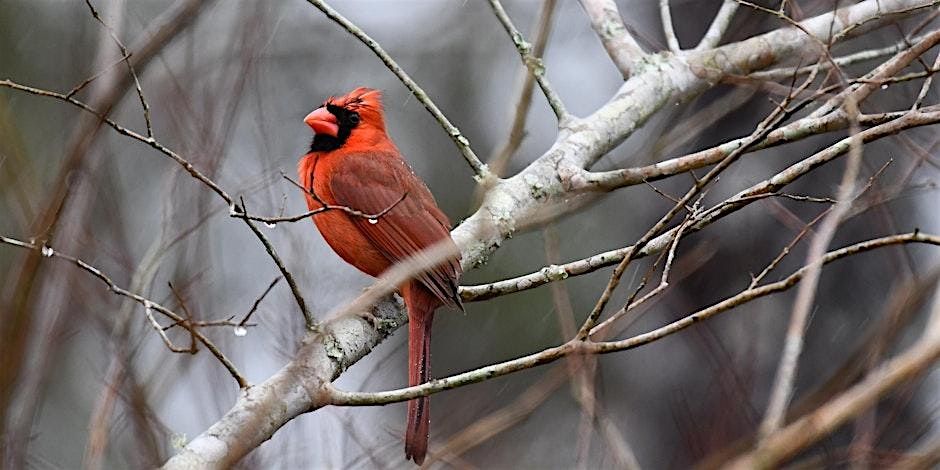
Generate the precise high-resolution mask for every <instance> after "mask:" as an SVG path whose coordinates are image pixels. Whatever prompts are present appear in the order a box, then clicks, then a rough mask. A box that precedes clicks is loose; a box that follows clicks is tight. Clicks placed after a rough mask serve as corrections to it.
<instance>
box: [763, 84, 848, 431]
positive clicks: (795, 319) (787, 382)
mask: <svg viewBox="0 0 940 470" xmlns="http://www.w3.org/2000/svg"><path fill="white" fill-rule="evenodd" d="M846 107H847V109H846V111H847V113H848V116H849V119H850V120H851V122H852V124H851V125H850V136H851V137H850V140H849V147H850V149H849V156H848V159H847V160H846V165H845V172H844V173H843V175H842V182H841V183H840V184H839V191H838V196H837V197H836V199H837V200H838V201H839V202H837V203H836V204H835V205H834V206H833V207H832V210H831V211H830V212H829V214H827V215H826V217H825V218H824V219H823V221H822V223H821V224H820V227H819V231H818V232H817V233H816V235H815V236H813V239H812V241H811V242H810V247H809V252H808V253H807V255H806V264H807V266H808V267H809V270H808V271H807V274H806V282H803V283H801V284H800V288H799V290H798V291H797V295H796V301H795V302H794V303H793V313H792V314H791V316H790V325H789V326H788V327H787V335H786V339H785V340H784V347H783V352H782V354H781V357H780V365H779V367H778V368H777V375H776V377H775V378H774V385H773V388H772V389H771V390H772V392H771V395H770V403H769V404H768V405H767V412H766V414H765V415H764V420H763V421H762V422H761V425H760V435H761V436H762V437H766V436H769V435H770V434H771V433H773V432H774V431H776V430H777V429H779V428H780V426H781V425H782V424H783V419H784V416H785V415H786V409H787V406H788V405H789V403H790V398H791V396H792V395H793V386H794V381H795V379H796V370H797V365H798V361H799V357H800V353H801V352H802V350H803V338H804V335H805V332H806V325H807V322H808V321H809V316H810V313H811V312H812V310H813V304H814V302H815V299H816V289H817V287H818V285H819V278H820V274H821V272H822V258H823V256H824V255H825V253H826V250H827V249H828V247H829V243H830V242H831V241H832V237H833V236H835V232H836V229H838V227H839V224H840V223H841V222H842V219H843V217H845V215H846V214H847V213H848V211H849V209H850V208H851V207H852V196H853V195H854V193H855V188H856V180H857V179H858V172H859V168H860V167H861V162H862V140H861V138H860V137H859V134H860V132H861V129H860V128H859V125H858V121H857V120H855V117H856V116H858V108H857V106H856V103H855V102H854V101H852V100H848V101H847V102H846Z"/></svg>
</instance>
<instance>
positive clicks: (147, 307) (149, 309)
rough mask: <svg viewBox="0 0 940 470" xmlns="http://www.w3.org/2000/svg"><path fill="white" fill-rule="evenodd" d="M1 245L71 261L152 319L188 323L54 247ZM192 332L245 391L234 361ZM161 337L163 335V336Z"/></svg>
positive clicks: (19, 242)
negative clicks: (161, 317) (155, 314)
mask: <svg viewBox="0 0 940 470" xmlns="http://www.w3.org/2000/svg"><path fill="white" fill-rule="evenodd" d="M0 243H4V244H7V245H12V246H17V247H20V248H26V249H29V250H33V251H37V252H39V253H40V254H41V255H42V256H44V257H47V258H52V257H56V258H61V259H64V260H67V261H70V262H71V263H72V264H74V265H75V266H78V268H79V269H81V270H83V271H86V272H88V273H90V274H91V275H92V276H94V277H96V278H98V279H99V280H100V281H101V282H103V283H105V284H106V285H107V286H108V290H110V291H111V292H113V293H115V294H116V295H119V296H122V297H126V298H128V299H131V300H133V301H135V302H137V303H139V304H140V305H142V306H143V307H144V313H147V314H148V315H149V316H150V317H152V316H153V311H157V312H160V313H161V314H163V315H165V316H166V317H168V318H170V319H171V320H173V321H175V322H178V323H183V322H185V321H186V320H185V318H183V317H182V316H180V315H179V314H177V313H176V312H174V311H172V310H170V309H168V308H166V307H164V306H163V305H160V304H159V303H158V302H154V301H153V300H151V299H148V298H146V297H144V296H142V295H140V294H137V293H134V292H131V291H129V290H127V289H124V288H122V287H121V286H119V285H117V283H115V282H114V281H113V280H112V279H111V278H110V277H109V276H108V275H106V274H105V273H104V272H103V271H101V270H100V269H98V268H96V267H94V266H92V265H90V264H88V263H86V262H84V261H82V260H81V259H79V258H76V257H74V256H70V255H66V254H63V253H60V252H57V251H55V250H54V249H53V248H52V247H50V246H47V245H45V244H36V243H30V242H24V241H22V240H17V239H15V238H10V237H4V236H0ZM149 320H150V318H148V321H149ZM155 322H156V320H154V321H153V322H151V325H153V323H155ZM155 329H159V330H160V331H161V332H162V331H163V328H162V327H160V326H159V323H157V324H156V325H155ZM190 332H191V333H192V334H193V335H194V336H195V337H196V339H198V340H199V342H200V343H202V344H203V346H205V347H206V349H208V350H209V351H210V352H211V353H212V355H213V356H215V357H216V359H218V360H219V362H221V363H222V366H224V367H225V369H226V370H228V372H229V374H231V376H232V378H234V379H235V381H236V382H237V383H238V387H239V388H242V389H244V388H247V387H248V385H249V384H248V381H247V380H245V378H244V377H243V376H242V375H241V373H240V372H238V369H237V368H236V367H235V364H233V363H232V361H230V360H229V359H228V357H226V356H225V355H224V354H222V351H221V350H220V349H219V348H218V347H217V346H216V345H215V344H214V343H213V342H212V341H210V340H209V338H206V337H205V335H203V334H202V333H200V332H199V331H198V330H196V329H192V330H190ZM161 336H163V335H162V334H161Z"/></svg>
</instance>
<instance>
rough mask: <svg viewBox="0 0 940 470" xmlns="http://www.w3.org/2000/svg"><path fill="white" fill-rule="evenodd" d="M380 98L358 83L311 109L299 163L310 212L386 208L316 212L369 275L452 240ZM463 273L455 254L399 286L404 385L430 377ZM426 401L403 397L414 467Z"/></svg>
mask: <svg viewBox="0 0 940 470" xmlns="http://www.w3.org/2000/svg"><path fill="white" fill-rule="evenodd" d="M381 100H382V94H381V92H380V91H378V90H373V89H370V88H363V87H360V88H356V89H355V90H353V91H351V92H349V93H348V94H347V95H345V96H341V97H338V98H337V97H333V98H330V99H328V100H327V101H326V102H325V103H323V106H322V107H320V108H317V109H316V110H315V111H313V112H311V113H310V114H309V115H308V116H307V117H306V118H305V119H304V122H305V123H307V125H308V126H310V127H311V128H312V129H313V131H314V132H315V133H316V134H315V136H314V138H313V143H311V144H310V152H308V153H307V154H306V155H304V156H303V158H301V160H300V163H299V165H298V168H297V170H298V172H299V173H300V180H301V182H302V184H303V186H304V188H306V189H307V191H308V194H307V205H308V207H310V209H311V210H313V209H316V208H319V207H321V202H322V203H324V204H329V205H339V206H345V207H348V208H350V209H355V210H357V211H361V212H363V213H366V214H379V213H382V212H383V211H386V210H388V212H385V213H384V214H383V215H381V217H378V218H374V219H369V218H367V217H360V216H356V215H352V214H349V213H347V212H346V211H342V210H329V211H326V212H321V213H319V214H317V215H315V216H314V217H313V220H314V222H315V223H316V226H317V229H319V230H320V234H322V235H323V238H324V239H325V240H326V242H327V243H328V244H329V245H330V247H332V248H333V250H334V251H335V252H336V254H338V255H339V256H340V257H341V258H343V259H344V260H345V261H346V262H347V263H349V264H351V265H353V266H355V267H356V268H357V269H359V270H360V271H362V272H364V273H366V274H368V275H370V276H373V277H377V276H379V275H381V274H382V273H383V272H384V271H385V270H386V269H388V268H389V267H391V266H392V265H394V264H395V263H397V262H399V261H402V260H404V259H407V258H409V257H410V256H412V255H414V254H416V253H418V252H420V251H421V250H423V249H425V248H428V247H430V246H432V245H435V244H437V243H439V242H442V241H443V242H444V243H447V242H449V243H451V244H453V243H454V242H453V240H451V238H450V221H449V220H448V219H447V216H446V215H444V213H443V212H442V211H441V209H440V208H439V207H437V203H436V202H435V201H434V196H432V195H431V192H430V191H429V190H428V188H427V186H425V185H424V183H423V182H422V181H421V180H420V179H419V178H418V177H417V176H416V175H415V174H414V172H413V171H412V170H411V168H409V167H408V164H407V163H405V160H404V158H402V156H401V153H400V152H399V151H398V149H397V148H396V147H395V144H394V143H392V140H391V139H390V138H389V137H388V134H386V132H385V120H384V118H383V110H382V101H381ZM309 192H312V193H313V194H309ZM314 195H316V197H314ZM317 199H319V201H318V200H317ZM389 208H391V209H390V210H389ZM456 251H457V250H456V247H454V252H456ZM460 273H461V269H460V262H459V255H458V257H457V258H455V259H450V260H447V261H445V262H443V263H441V264H439V265H437V266H435V267H433V268H431V269H430V270H427V271H426V272H424V273H423V274H420V275H418V276H417V277H416V278H414V279H413V280H411V281H408V282H406V283H405V284H403V285H402V286H400V290H401V293H402V296H403V297H404V299H405V306H406V307H407V309H408V383H409V385H419V384H422V383H424V382H427V381H428V375H429V374H428V372H429V363H428V356H429V354H430V346H431V319H432V318H433V316H434V310H436V309H437V308H438V307H440V306H442V305H448V306H453V307H460V298H459V297H458V295H457V279H458V278H459V277H460ZM428 403H429V399H428V397H422V398H417V399H414V400H411V401H409V402H408V423H407V431H406V434H405V458H408V459H414V461H415V463H417V464H418V465H420V464H421V463H422V462H423V461H424V457H425V454H426V453H427V448H428V425H429V424H430V413H429V409H428Z"/></svg>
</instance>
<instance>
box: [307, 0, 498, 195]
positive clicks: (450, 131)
mask: <svg viewBox="0 0 940 470" xmlns="http://www.w3.org/2000/svg"><path fill="white" fill-rule="evenodd" d="M307 1H308V2H309V3H310V4H311V5H313V6H314V7H316V8H317V9H318V10H320V11H322V12H323V14H325V15H326V16H327V18H329V19H331V20H333V21H334V22H336V24H338V25H340V26H341V27H342V28H343V29H345V30H346V31H348V32H349V33H350V34H352V35H353V36H355V37H356V39H359V40H360V41H361V42H362V43H363V44H365V45H366V47H368V48H369V49H370V50H372V52H373V53H375V55H376V56H378V58H379V59H380V60H381V61H382V62H383V63H384V64H385V66H386V67H388V69H389V70H390V71H391V72H392V73H393V74H395V76H396V77H398V79H399V80H400V81H401V82H402V84H404V85H405V88H408V90H410V91H411V93H412V94H413V95H414V96H415V98H416V99H417V100H418V102H420V103H421V104H423V105H424V107H425V109H427V110H428V111H429V112H430V113H431V115H432V116H434V119H436V120H437V122H438V123H440V125H441V127H443V128H444V132H446V133H447V135H448V136H450V139H451V140H453V141H454V144H455V145H456V146H457V148H458V149H459V150H460V153H461V154H462V155H463V158H464V160H466V161H467V164H468V165H470V168H471V169H472V170H473V174H474V178H476V179H477V180H478V182H486V181H488V180H489V179H490V178H492V175H491V174H490V171H489V169H487V167H486V165H485V164H484V163H483V162H481V161H480V159H479V158H478V157H477V156H476V154H475V153H474V152H473V149H472V148H470V141H469V140H467V138H466V137H465V136H464V135H463V134H461V133H460V129H458V128H457V127H456V126H454V125H453V124H451V122H450V120H448V119H447V116H444V113H442V112H441V110H440V109H439V108H438V107H437V105H436V104H434V102H433V101H431V98H430V97H428V94H427V93H425V92H424V90H423V89H422V88H421V87H420V86H418V83H417V82H415V81H414V80H412V78H411V77H410V76H409V75H408V74H407V73H406V72H405V70H404V69H402V68H401V66H399V65H398V63H396V62H395V61H394V60H393V59H392V57H391V56H390V55H388V53H387V52H385V50H384V49H382V46H380V45H379V43H378V42H377V41H376V40H374V39H372V38H371V37H369V35H368V34H366V33H365V31H363V30H362V29H360V28H359V27H358V26H356V25H354V24H353V23H352V22H351V21H349V20H347V19H346V18H345V17H344V16H343V15H340V14H339V12H337V11H336V10H334V9H333V7H331V6H329V5H328V4H327V3H326V2H324V1H323V0H307Z"/></svg>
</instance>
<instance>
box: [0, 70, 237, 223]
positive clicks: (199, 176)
mask: <svg viewBox="0 0 940 470" xmlns="http://www.w3.org/2000/svg"><path fill="white" fill-rule="evenodd" d="M0 87H6V88H11V89H14V90H18V91H22V92H26V93H29V94H33V95H37V96H45V97H48V98H54V99H57V100H60V101H64V102H66V103H69V104H71V105H73V106H75V107H77V108H80V109H82V110H84V111H86V112H88V113H91V114H93V115H94V116H97V117H98V119H101V120H102V121H103V122H104V123H105V124H107V125H108V126H110V127H111V128H112V129H114V130H115V131H116V132H117V133H118V134H121V135H125V136H127V137H130V138H132V139H134V140H137V141H139V142H142V143H144V144H147V145H149V146H150V147H152V148H153V149H155V150H157V151H158V152H160V153H162V154H163V155H165V156H167V157H170V159H172V160H173V161H175V162H176V163H178V164H179V165H180V166H182V167H183V169H184V170H186V172H187V173H189V174H190V175H191V176H192V177H193V178H195V179H196V180H198V181H199V182H201V183H202V184H204V185H206V186H207V187H209V189H211V190H212V192H214V193H216V194H218V195H219V197H221V198H222V199H223V200H225V202H226V203H228V204H229V205H231V204H233V203H234V201H235V200H234V199H232V197H231V196H229V195H228V193H227V192H225V190H224V189H222V187H220V186H219V185H218V184H216V182H215V181H212V179H210V178H209V177H208V176H206V175H205V174H203V173H202V172H201V171H199V170H197V169H196V167H194V166H193V164H192V163H190V162H189V161H188V160H186V159H185V158H183V157H181V156H180V155H179V154H177V153H176V152H174V151H172V150H170V149H169V148H167V147H165V146H164V145H163V144H161V143H160V142H158V141H157V140H156V139H154V138H153V137H152V136H148V137H145V136H143V135H141V134H139V133H137V132H134V131H132V130H130V129H128V128H126V127H124V126H122V125H120V124H118V123H117V122H115V121H114V120H112V119H111V118H109V117H107V116H105V115H103V114H101V113H100V112H98V111H97V110H95V109H94V108H92V107H91V106H89V105H87V104H85V103H84V102H82V101H79V100H77V99H75V98H74V97H67V96H65V95H63V94H62V93H57V92H54V91H49V90H43V89H40V88H33V87H31V86H27V85H21V84H19V83H16V82H13V81H11V80H0Z"/></svg>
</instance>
